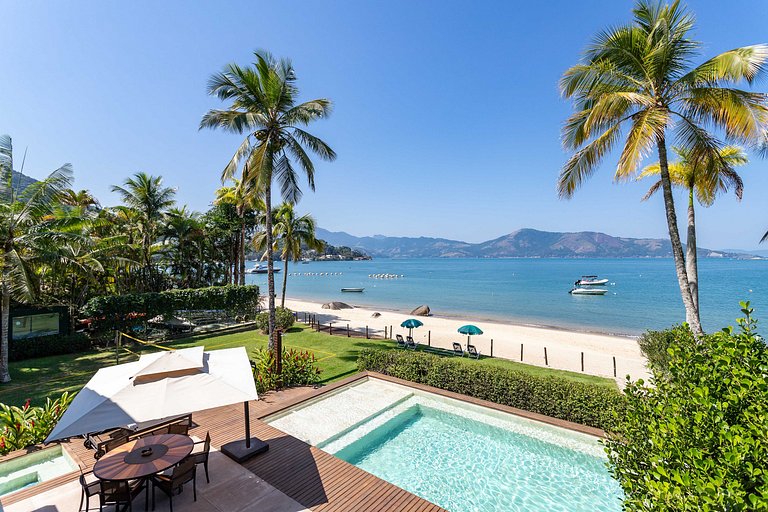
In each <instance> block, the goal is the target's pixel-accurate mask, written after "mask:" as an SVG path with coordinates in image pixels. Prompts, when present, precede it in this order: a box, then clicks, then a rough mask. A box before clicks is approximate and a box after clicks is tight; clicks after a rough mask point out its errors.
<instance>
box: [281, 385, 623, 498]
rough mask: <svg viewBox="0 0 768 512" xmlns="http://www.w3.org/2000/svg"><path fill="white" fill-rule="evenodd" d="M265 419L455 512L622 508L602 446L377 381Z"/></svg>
mask: <svg viewBox="0 0 768 512" xmlns="http://www.w3.org/2000/svg"><path fill="white" fill-rule="evenodd" d="M266 421H267V422H268V423H270V424H271V425H273V426H274V427H276V428H278V429H280V430H283V431H285V432H287V433H289V434H291V435H293V436H294V437H298V438H300V439H304V440H306V441H307V442H309V443H310V444H313V445H315V446H317V447H318V448H321V449H323V450H325V451H327V452H329V453H332V454H334V455H336V456H337V457H339V458H341V459H343V460H345V461H347V462H349V463H351V464H354V465H355V466H358V467H360V468H361V469H364V470H366V471H368V472H369V473H372V474H374V475H376V476H378V477H379V478H382V479H384V480H386V481H388V482H391V483H393V484H395V485H397V486H399V487H402V488H403V489H405V490H407V491H409V492H412V493H413V494H416V495H418V496H421V497H422V498H425V499H427V500H429V501H431V502H432V503H435V504H437V505H440V506H441V507H443V508H445V509H447V510H450V511H452V512H469V511H497V510H504V511H516V510H520V511H523V510H524V511H563V512H564V511H595V512H614V511H619V510H621V502H620V498H621V489H620V488H619V486H618V483H617V482H616V481H615V480H613V478H612V477H611V476H610V474H609V472H608V470H607V468H606V466H605V455H604V454H603V450H602V447H601V446H600V445H599V444H598V442H597V440H596V439H595V438H594V437H592V436H588V435H586V434H582V433H579V432H574V431H571V430H567V429H563V428H560V427H555V426H552V425H547V424H544V423H540V422H537V421H533V420H529V419H527V418H522V417H519V416H515V415H512V414H508V413H505V412H501V411H496V410H493V409H489V408H487V407H482V406H478V405H474V404H469V403H466V402H462V401H459V400H454V399H451V398H446V397H443V396H440V395H436V394H433V393H427V392H424V391H419V390H415V389H413V388H410V387H408V386H400V385H398V384H394V383H390V382H385V381H382V380H379V379H368V380H367V381H364V382H362V383H358V384H357V385H352V386H349V387H345V388H342V389H340V390H338V391H336V392H334V393H332V394H330V395H329V396H327V397H323V396H321V397H319V399H316V400H313V401H311V402H309V403H306V404H301V405H299V406H298V407H296V408H294V409H291V410H289V411H286V412H283V413H280V414H278V415H275V416H273V417H271V418H267V419H266Z"/></svg>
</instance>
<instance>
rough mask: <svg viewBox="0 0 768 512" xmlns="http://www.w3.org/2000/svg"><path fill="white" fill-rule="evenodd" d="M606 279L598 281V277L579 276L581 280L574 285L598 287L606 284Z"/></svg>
mask: <svg viewBox="0 0 768 512" xmlns="http://www.w3.org/2000/svg"><path fill="white" fill-rule="evenodd" d="M607 283H608V280H607V279H598V276H581V279H579V280H577V281H576V282H575V283H574V285H576V287H579V286H600V285H603V284H607Z"/></svg>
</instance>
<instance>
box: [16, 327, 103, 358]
mask: <svg viewBox="0 0 768 512" xmlns="http://www.w3.org/2000/svg"><path fill="white" fill-rule="evenodd" d="M90 348H91V340H90V338H88V336H86V335H85V334H83V333H75V334H54V335H51V336H40V337H37V338H26V339H20V340H10V341H9V342H8V359H9V360H11V361H22V360H24V359H33V358H35V357H46V356H58V355H61V354H75V353H77V352H84V351H86V350H90Z"/></svg>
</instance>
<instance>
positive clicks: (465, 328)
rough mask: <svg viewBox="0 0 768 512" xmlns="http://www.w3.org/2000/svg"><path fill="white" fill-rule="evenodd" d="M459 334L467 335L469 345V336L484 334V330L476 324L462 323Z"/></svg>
mask: <svg viewBox="0 0 768 512" xmlns="http://www.w3.org/2000/svg"><path fill="white" fill-rule="evenodd" d="M459 334H466V335H467V345H469V337H470V336H476V335H478V334H483V331H482V329H480V328H479V327H478V326H476V325H462V326H461V327H459Z"/></svg>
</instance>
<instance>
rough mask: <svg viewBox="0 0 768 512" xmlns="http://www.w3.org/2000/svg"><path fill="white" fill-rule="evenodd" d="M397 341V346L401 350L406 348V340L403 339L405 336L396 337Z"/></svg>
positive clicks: (398, 335) (397, 335)
mask: <svg viewBox="0 0 768 512" xmlns="http://www.w3.org/2000/svg"><path fill="white" fill-rule="evenodd" d="M395 340H397V346H398V347H399V348H406V345H405V340H404V339H403V335H402V334H396V335H395Z"/></svg>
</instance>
